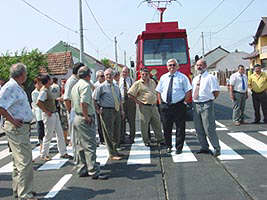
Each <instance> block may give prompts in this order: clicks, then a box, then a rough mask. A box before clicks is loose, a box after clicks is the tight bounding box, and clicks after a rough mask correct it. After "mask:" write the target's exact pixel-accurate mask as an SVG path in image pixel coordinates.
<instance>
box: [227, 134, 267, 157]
mask: <svg viewBox="0 0 267 200" xmlns="http://www.w3.org/2000/svg"><path fill="white" fill-rule="evenodd" d="M228 135H230V136H231V137H233V138H235V139H236V140H238V141H239V142H241V143H243V144H244V145H246V146H248V147H249V148H251V149H252V150H254V151H257V152H258V153H259V154H261V155H262V156H264V157H265V158H267V145H266V144H264V143H263V142H261V141H259V140H257V139H255V138H253V137H251V136H249V135H247V134H246V133H243V132H235V133H228Z"/></svg>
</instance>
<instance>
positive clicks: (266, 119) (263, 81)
mask: <svg viewBox="0 0 267 200" xmlns="http://www.w3.org/2000/svg"><path fill="white" fill-rule="evenodd" d="M253 68H254V72H253V73H252V70H249V71H248V77H247V76H246V73H245V67H244V66H243V65H239V66H238V69H237V72H235V73H234V74H232V75H231V76H230V83H229V84H230V88H229V92H230V98H231V99H232V101H233V122H234V124H235V125H236V126H240V125H241V124H244V123H245V121H244V118H245V105H246V99H247V98H248V88H250V90H251V92H252V102H253V108H254V114H255V116H254V121H253V122H252V123H254V124H259V123H260V121H261V114H260V108H261V109H262V113H263V123H265V124H266V123H267V74H266V73H265V72H262V69H261V65H259V64H256V65H254V67H253Z"/></svg>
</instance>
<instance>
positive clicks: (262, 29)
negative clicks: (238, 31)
mask: <svg viewBox="0 0 267 200" xmlns="http://www.w3.org/2000/svg"><path fill="white" fill-rule="evenodd" d="M250 45H252V46H253V47H254V51H253V52H252V53H251V54H249V55H248V56H245V57H244V59H249V60H250V67H253V66H254V65H255V64H260V65H262V67H265V69H266V68H267V17H262V19H261V21H260V24H259V26H258V29H257V31H256V34H255V36H254V40H253V42H252V43H250Z"/></svg>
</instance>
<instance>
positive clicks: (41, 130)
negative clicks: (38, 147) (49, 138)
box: [36, 120, 45, 142]
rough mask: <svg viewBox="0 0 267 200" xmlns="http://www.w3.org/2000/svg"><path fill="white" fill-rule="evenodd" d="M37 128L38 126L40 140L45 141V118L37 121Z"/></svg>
mask: <svg viewBox="0 0 267 200" xmlns="http://www.w3.org/2000/svg"><path fill="white" fill-rule="evenodd" d="M36 128H37V133H38V140H39V142H43V138H44V135H45V133H44V122H43V120H40V121H37V124H36Z"/></svg>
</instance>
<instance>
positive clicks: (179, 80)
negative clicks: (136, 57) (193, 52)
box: [156, 59, 192, 154]
mask: <svg viewBox="0 0 267 200" xmlns="http://www.w3.org/2000/svg"><path fill="white" fill-rule="evenodd" d="M167 68H168V71H169V72H168V73H166V74H164V75H162V76H161V78H160V80H159V83H158V85H157V87H156V91H157V92H158V101H159V103H160V115H161V119H162V123H163V129H164V137H165V141H166V145H167V147H168V149H167V152H168V153H171V151H172V127H173V123H175V125H176V145H175V146H176V154H181V153H182V149H183V146H184V140H185V114H186V105H185V104H184V101H188V99H189V98H190V96H191V90H192V86H191V84H190V81H189V79H188V78H187V77H186V75H184V74H182V73H181V72H179V71H178V69H179V63H178V62H177V60H176V59H170V60H168V62H167ZM178 130H179V131H178Z"/></svg>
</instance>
